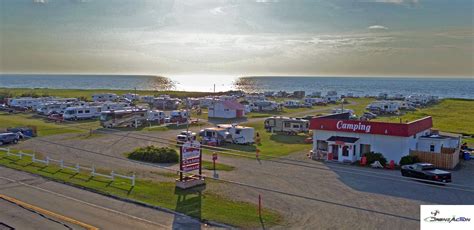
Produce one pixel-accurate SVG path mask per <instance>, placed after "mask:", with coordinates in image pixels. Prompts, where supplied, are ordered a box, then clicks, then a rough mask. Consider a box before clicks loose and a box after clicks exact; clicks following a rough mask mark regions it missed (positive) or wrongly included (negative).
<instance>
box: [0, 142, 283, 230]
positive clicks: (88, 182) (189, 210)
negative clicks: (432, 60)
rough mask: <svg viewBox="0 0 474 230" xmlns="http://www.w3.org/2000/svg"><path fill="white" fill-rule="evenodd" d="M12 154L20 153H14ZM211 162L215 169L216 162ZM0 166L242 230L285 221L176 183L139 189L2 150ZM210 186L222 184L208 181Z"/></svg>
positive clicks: (140, 184)
mask: <svg viewBox="0 0 474 230" xmlns="http://www.w3.org/2000/svg"><path fill="white" fill-rule="evenodd" d="M11 152H12V153H14V152H17V151H15V150H11ZM209 163H210V167H211V168H212V163H211V162H209ZM0 165H3V166H5V167H8V168H12V169H16V170H20V171H25V172H29V173H33V174H37V175H40V176H43V177H45V178H49V179H52V180H55V181H59V182H64V183H67V184H71V185H73V186H77V187H82V188H85V189H88V190H91V191H95V192H98V193H102V194H105V195H112V196H116V197H120V198H124V199H129V200H133V201H138V202H141V203H146V204H149V205H154V206H159V207H163V208H166V209H170V210H174V211H177V212H180V213H183V214H186V215H189V216H192V217H195V218H198V219H200V220H201V221H216V222H220V223H224V224H228V225H232V226H237V227H242V228H256V227H261V226H262V223H264V224H265V227H268V226H275V225H278V224H279V223H281V222H282V217H281V215H279V214H278V213H277V212H275V211H271V210H268V209H263V211H262V217H261V218H260V217H259V216H258V206H257V205H256V203H257V202H258V199H257V198H256V200H255V204H253V203H249V202H240V201H233V200H231V199H229V198H226V197H223V196H220V195H217V194H215V193H212V192H209V191H203V192H200V191H198V190H196V189H191V190H180V189H177V188H176V187H175V183H174V182H156V181H152V180H144V179H137V180H136V182H135V186H131V184H130V180H127V179H123V178H119V177H116V178H115V180H114V181H112V180H111V179H110V178H108V177H103V176H99V175H97V176H91V175H90V172H87V171H86V170H81V171H79V172H77V171H76V170H73V169H71V168H69V167H68V168H63V169H61V168H60V166H58V165H57V164H50V165H45V164H43V163H39V162H32V159H31V157H29V156H23V157H22V158H21V159H20V158H19V157H18V156H14V155H11V154H10V155H7V154H6V152H5V151H1V150H0ZM221 167H223V166H221ZM97 172H98V173H99V172H100V173H102V172H105V170H100V169H97ZM207 183H208V184H209V183H219V182H212V181H209V180H208V181H207Z"/></svg>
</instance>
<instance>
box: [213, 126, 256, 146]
mask: <svg viewBox="0 0 474 230" xmlns="http://www.w3.org/2000/svg"><path fill="white" fill-rule="evenodd" d="M217 128H224V129H226V130H227V132H229V133H230V135H231V136H232V142H233V143H235V144H253V143H254V139H253V138H254V133H255V129H254V128H252V127H246V126H240V125H234V124H232V125H230V124H220V125H217Z"/></svg>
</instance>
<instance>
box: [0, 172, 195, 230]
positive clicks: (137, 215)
mask: <svg viewBox="0 0 474 230" xmlns="http://www.w3.org/2000/svg"><path fill="white" fill-rule="evenodd" d="M0 193H1V194H4V195H7V196H9V197H13V198H15V199H18V200H21V201H23V202H26V203H28V204H31V205H34V206H37V207H40V208H43V209H46V210H48V211H51V212H54V213H58V214H61V215H63V216H67V217H70V218H73V219H76V220H78V221H81V222H84V223H86V224H89V225H92V226H95V227H98V228H100V229H171V228H175V229H200V228H203V227H204V226H202V224H201V223H200V222H199V221H196V220H194V219H191V218H189V217H186V216H181V215H174V214H172V213H167V212H162V211H157V210H154V209H149V208H145V207H141V206H138V205H134V204H129V203H126V202H122V201H118V200H115V199H112V198H107V197H104V196H102V195H98V194H95V193H91V192H88V191H84V190H81V189H77V188H74V187H71V186H67V185H63V184H60V183H56V182H52V181H48V180H45V179H42V178H40V177H37V176H33V175H30V174H26V173H23V172H19V171H16V170H12V169H7V168H4V167H0ZM0 206H1V207H2V208H1V210H2V211H1V212H0V219H1V220H2V221H1V222H4V224H7V225H10V226H16V227H17V229H64V228H61V226H60V225H59V224H57V223H54V222H52V221H47V220H40V219H38V217H32V219H31V220H26V219H29V218H27V217H28V216H23V215H21V217H19V218H23V219H17V218H12V215H19V214H23V213H25V211H24V210H23V211H22V210H18V208H16V209H11V210H10V209H9V207H11V206H12V205H11V204H9V203H8V202H5V201H1V202H0ZM7 209H8V211H6V210H7ZM31 215H32V214H29V216H31Z"/></svg>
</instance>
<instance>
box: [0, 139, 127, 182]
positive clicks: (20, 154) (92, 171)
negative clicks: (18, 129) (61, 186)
mask: <svg viewBox="0 0 474 230" xmlns="http://www.w3.org/2000/svg"><path fill="white" fill-rule="evenodd" d="M0 151H4V152H6V153H7V156H16V157H19V158H20V159H23V156H28V157H31V161H32V162H35V163H41V164H45V165H48V166H49V165H50V164H57V165H59V167H60V168H61V169H68V170H71V171H74V172H77V173H79V172H80V171H88V172H90V175H91V176H100V177H105V178H107V179H110V180H112V181H115V178H116V177H118V178H122V179H128V180H130V183H131V184H132V186H135V179H136V177H135V174H133V175H132V176H127V175H122V174H118V173H115V172H114V171H112V172H110V175H109V174H103V173H98V172H96V170H95V167H94V166H92V167H90V168H89V167H85V166H81V165H79V164H77V163H76V164H75V165H74V167H71V166H67V165H65V162H64V160H62V159H61V160H57V159H53V158H50V157H48V156H47V157H46V159H45V160H41V159H37V158H36V155H35V154H34V153H24V152H22V151H19V152H18V153H12V152H11V151H10V149H9V148H0Z"/></svg>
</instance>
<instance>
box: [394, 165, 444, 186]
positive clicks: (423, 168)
mask: <svg viewBox="0 0 474 230" xmlns="http://www.w3.org/2000/svg"><path fill="white" fill-rule="evenodd" d="M401 172H402V176H405V177H413V178H418V179H424V180H431V181H436V182H444V183H448V182H451V173H450V172H447V171H443V170H439V169H437V168H436V167H435V166H434V165H432V164H430V163H416V164H412V165H404V166H402V170H401Z"/></svg>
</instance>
